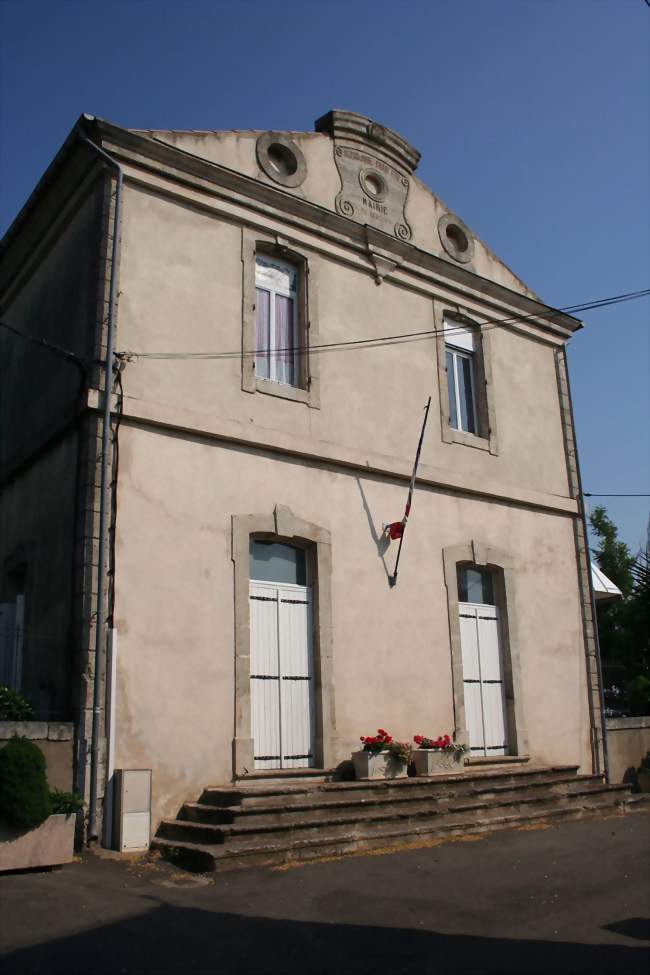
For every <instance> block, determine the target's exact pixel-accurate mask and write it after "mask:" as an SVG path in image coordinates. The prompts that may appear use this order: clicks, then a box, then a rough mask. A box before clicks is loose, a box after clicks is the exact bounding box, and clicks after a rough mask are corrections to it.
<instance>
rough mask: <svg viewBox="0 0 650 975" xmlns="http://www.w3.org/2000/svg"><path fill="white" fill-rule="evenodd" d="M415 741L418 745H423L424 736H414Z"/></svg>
mask: <svg viewBox="0 0 650 975" xmlns="http://www.w3.org/2000/svg"><path fill="white" fill-rule="evenodd" d="M413 741H414V742H415V744H416V745H421V744H422V735H413Z"/></svg>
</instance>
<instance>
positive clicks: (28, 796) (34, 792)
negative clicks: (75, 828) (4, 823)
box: [0, 735, 50, 829]
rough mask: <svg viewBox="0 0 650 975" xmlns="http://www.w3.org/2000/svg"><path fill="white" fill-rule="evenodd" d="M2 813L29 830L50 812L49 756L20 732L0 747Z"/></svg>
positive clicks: (0, 798)
mask: <svg viewBox="0 0 650 975" xmlns="http://www.w3.org/2000/svg"><path fill="white" fill-rule="evenodd" d="M0 815H1V816H2V817H3V818H4V819H6V820H8V821H9V822H10V823H11V824H12V825H14V826H20V827H24V828H25V829H33V827H34V826H38V825H40V823H42V822H43V820H45V819H47V817H48V816H49V815H50V791H49V789H48V787H47V778H46V775H45V756H44V755H43V752H42V751H41V750H40V748H39V747H38V746H37V745H35V744H34V743H33V742H31V741H28V740H27V738H19V737H18V735H14V737H13V738H12V739H11V740H10V741H9V742H8V743H7V744H6V745H5V747H4V748H2V749H0Z"/></svg>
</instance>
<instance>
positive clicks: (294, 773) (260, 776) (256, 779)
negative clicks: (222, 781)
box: [235, 768, 336, 789]
mask: <svg viewBox="0 0 650 975" xmlns="http://www.w3.org/2000/svg"><path fill="white" fill-rule="evenodd" d="M335 778H336V769H333V768H286V769H280V768H277V769H257V770H256V771H255V772H247V773H246V775H238V776H236V778H235V786H236V787H237V788H244V789H245V788H247V787H248V786H249V785H252V786H257V785H261V786H264V785H271V786H272V785H287V784H290V785H291V784H295V785H302V784H305V785H308V784H310V783H315V782H332V781H333V780H334V779H335Z"/></svg>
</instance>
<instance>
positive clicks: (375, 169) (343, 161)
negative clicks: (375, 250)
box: [334, 145, 411, 240]
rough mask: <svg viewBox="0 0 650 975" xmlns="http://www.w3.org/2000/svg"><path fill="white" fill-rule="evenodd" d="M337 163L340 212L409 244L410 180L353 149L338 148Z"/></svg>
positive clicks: (368, 154) (375, 158) (360, 150)
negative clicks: (405, 211) (408, 199)
mask: <svg viewBox="0 0 650 975" xmlns="http://www.w3.org/2000/svg"><path fill="white" fill-rule="evenodd" d="M334 159H335V161H336V166H337V169H338V171H339V175H340V177H341V192H340V193H339V194H338V196H337V197H336V209H337V210H338V212H339V213H341V214H343V216H344V217H351V218H352V219H353V220H357V221H358V222H359V223H364V224H369V225H370V226H371V227H377V228H378V229H379V230H383V231H384V233H386V234H391V235H392V236H395V237H397V238H398V239H399V240H410V239H411V228H410V227H409V225H408V223H407V222H406V217H405V216H404V208H405V206H406V198H407V196H408V191H409V180H408V177H406V176H404V174H403V173H400V171H399V170H398V169H395V168H394V167H393V166H391V165H390V163H387V162H385V161H384V160H382V159H379V158H378V157H377V156H373V155H371V154H370V153H368V152H366V151H365V150H363V149H355V148H353V147H352V146H342V145H337V146H336V148H335V150H334Z"/></svg>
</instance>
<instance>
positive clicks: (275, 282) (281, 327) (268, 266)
mask: <svg viewBox="0 0 650 975" xmlns="http://www.w3.org/2000/svg"><path fill="white" fill-rule="evenodd" d="M298 274H299V270H298V268H297V267H296V265H294V264H290V263H288V262H287V261H283V260H280V259H279V258H275V257H273V256H271V255H267V254H259V253H258V254H257V255H256V257H255V375H256V377H257V379H268V380H271V381H272V382H276V383H283V384H285V385H287V386H301V385H302V383H301V375H302V372H303V369H302V367H301V361H300V353H301V348H300V346H301V343H300V328H299V314H298Z"/></svg>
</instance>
